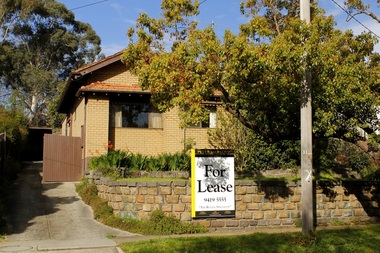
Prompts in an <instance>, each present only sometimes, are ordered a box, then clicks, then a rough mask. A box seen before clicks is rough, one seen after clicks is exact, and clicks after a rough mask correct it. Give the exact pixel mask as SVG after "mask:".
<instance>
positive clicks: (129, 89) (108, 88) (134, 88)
mask: <svg viewBox="0 0 380 253" xmlns="http://www.w3.org/2000/svg"><path fill="white" fill-rule="evenodd" d="M86 92H103V93H104V92H108V93H148V94H149V93H150V92H149V91H144V90H142V89H141V87H140V86H138V85H116V84H105V83H101V82H94V83H91V84H89V85H86V86H82V87H80V89H79V90H78V92H77V93H76V96H81V95H82V94H84V93H86Z"/></svg>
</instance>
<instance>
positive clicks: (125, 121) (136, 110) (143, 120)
mask: <svg viewBox="0 0 380 253" xmlns="http://www.w3.org/2000/svg"><path fill="white" fill-rule="evenodd" d="M110 124H111V127H135V128H162V114H161V113H160V112H159V111H158V110H157V109H156V108H154V107H153V106H152V105H150V104H149V103H123V102H115V103H111V110H110Z"/></svg>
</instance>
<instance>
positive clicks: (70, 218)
mask: <svg viewBox="0 0 380 253" xmlns="http://www.w3.org/2000/svg"><path fill="white" fill-rule="evenodd" d="M41 171H42V163H39V164H35V163H34V164H30V165H28V166H27V168H26V169H24V170H23V171H22V172H21V173H20V174H19V177H18V178H17V180H15V182H14V184H13V185H12V190H11V191H10V192H11V194H10V196H8V199H9V200H8V203H7V206H8V210H9V212H8V213H9V214H8V216H7V217H6V219H7V221H8V223H9V225H10V230H11V231H10V234H9V236H7V238H6V240H5V241H3V242H0V253H2V252H33V251H34V252H35V251H40V250H43V251H44V252H50V251H54V252H55V253H59V252H83V253H87V252H94V253H95V252H99V253H100V252H102V253H108V252H119V251H120V249H118V248H117V247H116V246H117V244H116V241H122V240H123V239H127V238H129V237H136V235H134V234H131V233H128V232H125V231H121V230H118V229H114V228H110V227H108V226H104V225H102V224H100V223H98V222H96V221H95V220H94V219H93V213H92V210H91V208H90V207H88V206H87V205H85V204H84V203H83V201H81V199H80V198H79V197H78V195H77V193H76V192H75V184H74V183H72V182H70V183H41V176H40V174H41ZM109 238H112V239H109Z"/></svg>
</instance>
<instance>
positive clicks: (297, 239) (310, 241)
mask: <svg viewBox="0 0 380 253" xmlns="http://www.w3.org/2000/svg"><path fill="white" fill-rule="evenodd" d="M119 246H120V247H121V248H122V250H123V251H124V252H126V253H132V252H141V253H143V252H155V253H159V252H165V253H171V252H173V253H177V252H181V253H182V252H187V253H191V252H195V253H202V252H207V253H210V252H247V253H248V252H259V253H262V252H263V253H265V252H270V253H273V252H279V253H280V252H286V253H288V252H289V253H291V252H294V253H302V252H343V253H349V252H355V253H356V252H360V253H370V252H379V249H380V225H379V224H374V225H366V226H358V227H352V228H344V229H343V228H342V229H334V230H321V231H317V232H316V234H309V235H306V236H303V235H302V234H301V233H286V234H285V233H281V234H268V233H253V234H249V235H239V236H223V237H222V236H218V237H216V236H215V237H211V236H203V237H178V238H168V239H163V238H160V239H152V240H147V241H137V242H126V243H121V244H120V245H119Z"/></svg>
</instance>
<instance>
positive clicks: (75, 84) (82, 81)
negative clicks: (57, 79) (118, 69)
mask: <svg viewBox="0 0 380 253" xmlns="http://www.w3.org/2000/svg"><path fill="white" fill-rule="evenodd" d="M122 54H123V51H120V52H118V53H116V54H113V55H111V56H108V57H106V58H103V59H101V60H99V61H97V62H93V63H90V64H88V65H86V66H83V67H81V68H79V69H77V70H75V71H73V72H72V73H71V74H70V77H69V80H68V81H67V83H66V86H65V88H64V91H63V92H62V94H61V97H60V100H59V102H58V106H57V111H58V112H60V113H68V112H70V110H71V106H72V105H73V103H74V101H75V99H77V98H78V97H81V96H83V95H84V94H85V93H90V92H92V93H120V94H121V93H140V94H142V93H145V94H150V91H146V90H142V89H141V87H140V86H137V85H128V84H124V85H120V84H119V85H117V84H105V83H101V82H93V83H90V84H88V83H87V80H88V79H87V78H86V76H87V75H88V74H91V73H92V72H94V71H97V70H99V69H101V68H104V67H106V66H108V65H110V64H113V63H115V62H118V61H120V60H121V55H122ZM214 96H216V97H220V96H221V92H218V91H216V92H214ZM209 102H210V101H209ZM212 103H213V102H212Z"/></svg>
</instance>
